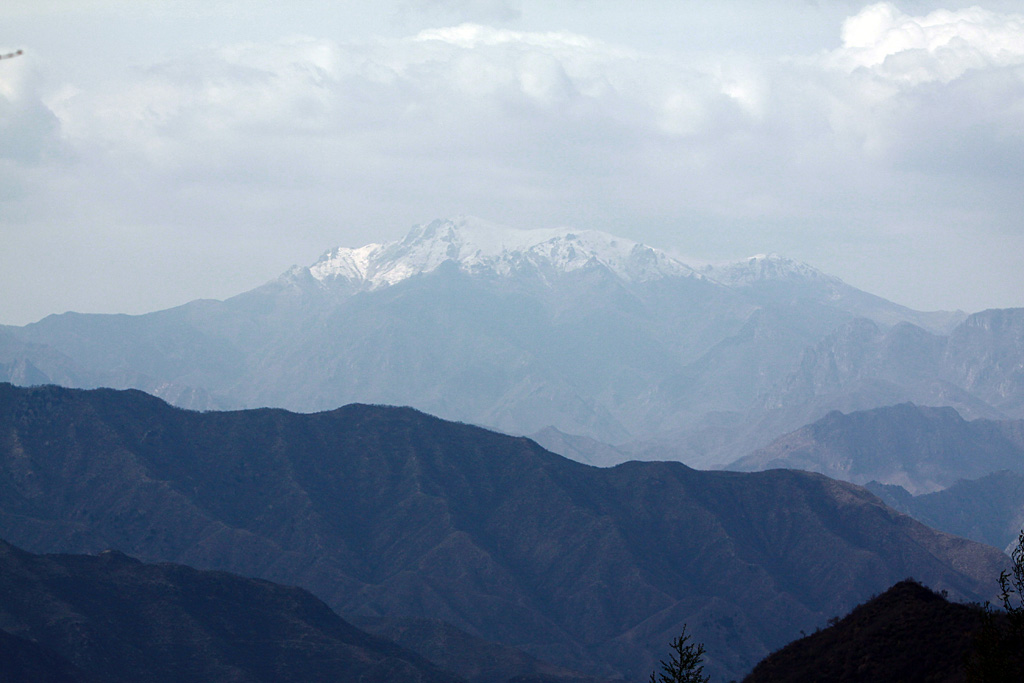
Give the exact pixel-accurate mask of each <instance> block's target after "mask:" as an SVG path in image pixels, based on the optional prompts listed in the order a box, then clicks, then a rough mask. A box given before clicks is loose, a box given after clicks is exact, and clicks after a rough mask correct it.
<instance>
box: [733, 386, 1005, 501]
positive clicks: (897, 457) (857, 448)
mask: <svg viewBox="0 0 1024 683" xmlns="http://www.w3.org/2000/svg"><path fill="white" fill-rule="evenodd" d="M773 467H787V468H794V469H801V470H808V471H811V472H820V473H822V474H825V475H827V476H830V477H833V478H836V479H842V480H844V481H850V482H853V483H855V484H867V483H868V482H871V481H876V482H879V483H882V484H892V485H898V486H902V487H903V488H904V489H906V490H907V491H910V492H911V493H915V494H917V493H930V492H933V491H938V490H939V489H944V488H946V487H948V486H951V485H953V484H954V483H956V482H957V481H959V480H962V479H978V478H980V477H983V476H986V475H989V474H992V473H993V472H997V471H1000V470H1010V471H1014V472H1017V473H1021V474H1024V420H1009V421H1006V420H1004V421H995V420H981V419H979V420H972V421H967V420H964V419H963V418H962V417H961V416H960V415H959V414H958V413H957V412H956V411H955V410H954V409H953V408H929V407H923V406H917V405H914V404H912V403H904V404H900V405H895V406H886V407H883V408H875V409H872V410H863V411H856V412H852V413H841V412H839V411H833V412H831V413H829V414H828V415H826V416H825V417H823V418H821V419H820V420H818V421H816V422H814V423H812V424H809V425H807V426H805V427H802V428H800V429H799V430H797V431H795V432H792V433H790V434H786V435H784V436H782V437H779V438H778V439H776V440H775V441H774V442H772V443H771V444H769V445H768V446H766V447H765V448H763V449H760V450H758V451H756V452H754V453H752V454H750V455H748V456H746V457H744V458H741V459H740V460H737V461H736V462H735V463H733V464H732V465H731V466H730V468H732V469H737V470H740V471H753V470H763V469H769V468H773Z"/></svg>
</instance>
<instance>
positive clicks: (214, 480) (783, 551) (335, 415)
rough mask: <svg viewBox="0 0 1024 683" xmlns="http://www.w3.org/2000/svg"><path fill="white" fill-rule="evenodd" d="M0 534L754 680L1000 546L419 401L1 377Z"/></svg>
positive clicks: (579, 651)
mask: <svg viewBox="0 0 1024 683" xmlns="http://www.w3.org/2000/svg"><path fill="white" fill-rule="evenodd" d="M0 528H3V529H4V530H5V534H6V535H7V536H8V538H9V540H11V541H12V542H15V543H17V544H18V545H20V546H22V547H26V548H27V549H29V550H31V551H33V552H52V551H66V552H95V551H96V550H98V549H101V548H110V547H114V548H118V549H121V550H122V551H124V552H128V553H131V554H133V555H135V556H138V557H140V558H142V559H144V560H146V561H174V562H180V563H185V564H190V565H193V566H198V567H200V568H210V569H223V570H229V571H233V572H237V573H242V574H245V575H250V576H260V577H263V578H265V579H269V580H274V581H278V582H282V583H287V584H291V585H301V586H303V587H305V588H307V589H309V590H311V591H313V592H314V593H315V594H317V595H318V596H320V597H321V598H322V599H324V600H325V602H327V603H328V604H330V605H331V606H332V607H333V608H335V609H336V610H338V611H339V613H341V614H342V615H354V614H360V615H365V616H368V617H371V616H400V617H403V618H405V617H411V618H425V619H442V620H444V621H447V622H450V623H452V624H453V625H455V626H456V627H458V628H459V629H461V630H462V631H464V632H466V633H468V634H469V635H471V636H474V637H478V638H485V639H487V640H491V641H495V642H500V643H504V644H507V645H511V646H513V647H516V648H519V649H522V650H524V651H526V652H527V653H529V654H530V655H532V656H534V657H536V658H539V659H541V660H545V661H549V662H552V663H553V664H556V665H558V666H561V667H565V668H570V669H574V670H578V671H583V672H584V673H588V674H590V675H593V676H596V677H605V678H608V677H614V676H615V675H624V676H626V677H629V678H633V679H635V678H637V677H640V678H642V677H644V676H646V675H647V673H649V672H650V670H651V669H652V668H653V667H654V665H655V664H656V661H657V659H658V658H660V657H663V656H664V648H665V644H666V643H668V642H669V640H670V639H671V638H672V637H674V636H676V635H678V633H679V631H680V629H681V627H682V624H684V623H686V624H688V625H689V627H690V629H691V632H693V633H694V635H695V637H697V638H699V639H700V640H702V641H704V642H705V643H706V645H707V647H708V652H709V670H710V671H714V672H716V675H720V676H723V677H730V676H731V677H735V676H738V675H740V674H742V673H743V672H744V671H745V670H747V669H749V667H751V666H752V665H753V664H754V663H755V662H756V661H757V660H758V659H760V658H761V657H762V656H764V655H765V654H767V652H769V651H770V650H772V649H774V648H776V647H779V646H781V645H782V644H784V643H785V642H787V641H788V640H790V639H791V638H792V637H795V635H796V634H797V633H798V631H799V630H800V629H808V628H813V627H814V626H815V625H818V624H820V623H822V621H823V620H824V619H825V618H827V617H828V616H831V615H833V614H837V613H842V612H843V611H845V610H848V609H849V608H851V607H852V606H853V605H854V604H856V603H857V602H859V601H861V600H863V599H864V598H865V597H867V596H868V595H870V594H871V593H872V592H877V591H880V590H882V589H884V588H885V586H887V585H890V584H891V583H893V582H895V581H896V580H899V579H900V578H903V577H906V576H908V575H909V576H915V577H917V578H919V579H920V580H921V581H923V582H925V583H927V584H928V585H930V586H933V587H935V588H937V589H947V590H949V591H950V593H952V594H954V595H957V596H960V597H963V598H966V599H984V598H986V597H988V596H989V595H990V593H991V592H992V591H993V590H994V589H993V586H995V577H996V576H997V575H998V571H999V569H1001V568H1002V566H1003V564H1004V563H1005V560H1006V558H1005V556H1003V555H1002V553H1000V552H998V551H997V550H995V549H992V548H988V547H987V546H984V545H980V544H976V543H972V542H970V541H966V540H962V539H958V538H955V537H952V536H948V535H945V534H941V533H938V532H934V531H932V530H930V529H928V528H927V527H925V526H923V525H921V524H919V523H917V522H915V521H913V520H911V519H910V518H909V517H906V516H904V515H900V514H898V513H895V512H894V511H892V510H890V509H889V508H886V507H885V506H883V505H882V504H881V502H880V501H879V500H878V499H877V498H876V497H875V496H873V495H871V494H869V493H868V492H866V491H864V490H863V489H860V488H858V487H855V486H853V485H849V484H844V483H841V482H837V481H834V480H830V479H827V478H825V477H823V476H821V475H815V474H806V473H799V472H790V471H775V472H765V473H750V474H745V473H735V472H699V471H696V470H692V469H690V468H687V467H685V466H683V465H681V464H679V463H665V462H663V463H635V462H634V463H629V464H625V465H620V466H618V467H615V468H609V469H602V468H593V467H588V466H585V465H580V464H578V463H573V462H571V461H568V460H566V459H564V458H561V457H559V456H556V455H554V454H551V453H548V452H546V451H544V450H543V449H541V448H540V447H539V446H537V445H536V444H535V443H533V442H531V441H529V440H528V439H524V438H513V437H508V436H504V435H501V434H497V433H494V432H489V431H486V430H483V429H480V428H477V427H472V426H468V425H463V424H457V423H451V422H445V421H442V420H439V419H437V418H434V417H431V416H428V415H425V414H423V413H419V412H416V411H413V410H410V409H399V408H388V407H382V406H365V405H351V406H347V407H345V408H341V409H337V410H334V411H331V412H326V413H318V414H312V415H301V414H294V413H288V412H286V411H283V410H273V409H260V410H249V411H237V412H211V413H196V412H191V411H184V410H180V409H176V408H172V407H171V406H169V405H167V404H166V403H164V402H162V401H160V400H158V399H155V398H153V397H151V396H147V395H145V394H142V393H141V392H137V391H120V392H119V391H112V390H95V391H80V390H69V389H61V388H58V387H42V388H35V389H20V388H17V387H13V386H11V385H9V384H0Z"/></svg>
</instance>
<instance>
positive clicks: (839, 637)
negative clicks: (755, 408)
mask: <svg viewBox="0 0 1024 683" xmlns="http://www.w3.org/2000/svg"><path fill="white" fill-rule="evenodd" d="M983 618H984V617H983V612H982V610H981V608H980V607H979V606H977V605H962V604H957V603H954V602H949V601H948V600H946V599H945V598H944V597H943V596H941V595H939V594H937V593H935V592H933V591H930V590H928V589H927V588H925V587H924V586H921V585H920V584H917V583H915V582H913V581H901V582H900V583H898V584H896V585H894V586H893V587H892V588H890V589H889V590H887V591H886V592H885V593H883V594H882V595H879V596H878V597H876V598H873V599H872V600H869V601H868V602H866V603H865V604H863V605H860V606H858V607H857V608H856V609H855V610H853V611H852V612H851V613H850V614H849V615H847V616H846V617H844V618H842V619H837V620H836V622H835V623H834V624H832V625H830V626H829V627H828V628H826V629H824V630H821V631H819V632H816V633H813V634H811V635H809V636H806V637H804V638H801V639H800V640H797V641H795V642H793V643H790V644H789V645H787V646H786V647H784V648H782V649H781V650H779V651H778V652H774V653H772V654H771V655H770V656H768V657H767V658H765V659H764V661H762V662H760V663H759V664H758V665H757V667H755V668H754V670H753V672H751V674H750V675H749V676H747V677H746V678H744V679H743V683H768V682H769V681H770V682H771V683H790V682H791V683H805V682H806V681H835V682H836V683H847V682H848V683H852V682H853V681H858V682H860V681H876V682H878V683H889V682H891V683H897V682H904V681H936V682H942V683H961V682H963V681H966V680H968V679H967V667H966V662H967V660H968V657H970V656H971V655H972V652H973V651H974V637H975V635H976V634H977V632H978V631H979V630H980V629H981V627H982V623H983ZM985 680H988V679H985Z"/></svg>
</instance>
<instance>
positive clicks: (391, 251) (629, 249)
mask: <svg viewBox="0 0 1024 683" xmlns="http://www.w3.org/2000/svg"><path fill="white" fill-rule="evenodd" d="M446 262H453V263H455V264H457V266H458V268H459V269H460V270H462V271H463V272H466V273H470V274H493V275H509V274H512V273H516V272H523V271H526V272H536V273H539V274H540V275H541V276H542V277H543V276H550V275H552V274H555V273H568V272H572V271H576V270H581V269H584V268H605V269H607V270H609V271H611V272H612V273H614V274H615V275H617V276H618V277H620V278H622V279H623V280H626V281H628V282H637V281H640V282H642V281H645V280H651V279H657V278H662V277H700V276H699V275H697V273H696V271H694V270H693V269H692V268H690V267H689V266H687V265H685V264H683V263H681V262H680V261H678V260H676V259H674V258H672V257H671V256H669V255H668V254H666V253H665V252H663V251H660V250H658V249H654V248H651V247H648V246H646V245H643V244H639V243H637V242H634V241H632V240H628V239H624V238H622V237H616V236H614V235H609V234H608V233H605V232H600V231H598V230H581V231H573V230H569V229H557V228H556V229H548V230H544V229H542V230H515V229H511V228H503V227H499V226H496V225H493V224H490V223H487V222H485V221H482V220H480V219H478V218H472V217H461V218H458V219H455V220H435V221H433V222H431V223H426V224H423V225H418V226H416V227H414V228H413V229H412V230H411V231H410V232H409V234H408V235H406V236H405V237H404V238H403V239H401V240H396V241H394V242H386V243H384V244H367V245H366V246H363V247H356V248H349V247H337V248H335V249H331V250H329V251H327V252H326V253H325V254H324V255H323V256H321V257H320V259H319V260H318V261H317V262H316V263H314V264H313V265H312V266H310V267H309V268H305V269H302V268H300V269H298V270H299V271H300V272H301V271H303V270H306V271H308V272H309V274H310V275H312V276H313V278H315V279H316V280H318V281H319V282H321V283H324V284H330V283H332V282H336V281H339V280H340V281H343V282H347V283H353V284H356V285H357V286H359V287H360V288H364V289H376V288H378V287H382V286H385V285H393V284H395V283H397V282H401V281H402V280H405V279H408V278H410V277H413V276H415V275H420V274H423V273H430V272H432V271H434V270H436V269H437V268H438V267H440V266H441V264H443V263H446ZM293 272H294V271H293Z"/></svg>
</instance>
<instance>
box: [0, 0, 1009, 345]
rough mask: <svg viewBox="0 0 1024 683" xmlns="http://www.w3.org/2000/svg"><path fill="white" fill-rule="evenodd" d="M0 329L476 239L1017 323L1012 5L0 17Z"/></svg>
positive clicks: (65, 6) (397, 1)
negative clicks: (454, 231)
mask: <svg viewBox="0 0 1024 683" xmlns="http://www.w3.org/2000/svg"><path fill="white" fill-rule="evenodd" d="M18 49H21V50H24V54H23V55H21V56H19V57H15V58H11V59H4V60H2V61H0V324H15V325H21V324H26V323H29V322H32V321H35V320H38V319H40V318H42V317H44V316H46V315H48V314H51V313H61V312H64V311H68V310H74V311H81V312H103V313H114V312H118V313H143V312H147V311H152V310H157V309H161V308H167V307H170V306H174V305H178V304H182V303H185V302H187V301H190V300H192V299H197V298H218V299H222V298H226V297H229V296H232V295H234V294H237V293H240V292H243V291H245V290H248V289H251V288H253V287H255V286H258V285H260V284H262V283H263V282H266V281H268V280H270V279H273V278H274V277H276V276H278V275H279V274H281V273H283V272H284V271H285V270H287V269H288V268H289V267H290V266H291V265H293V264H297V265H309V264H311V263H313V262H314V261H315V260H316V259H317V258H318V257H319V255H320V254H321V253H322V252H324V251H326V250H327V249H328V248H331V247H334V246H360V245H362V244H366V243H369V242H380V241H386V240H392V239H397V238H400V237H401V236H403V235H404V234H405V233H406V232H407V231H408V230H409V229H410V228H411V227H412V226H413V225H415V224H419V223H424V222H428V221H431V220H433V219H435V218H454V217H457V216H461V215H472V216H477V217H479V218H482V219H484V220H486V221H490V222H494V223H498V224H503V225H506V226H508V227H513V228H553V227H560V226H566V227H572V228H575V229H586V228H592V229H598V230H604V231H607V232H611V233H613V234H617V235H621V236H623V237H628V238H631V239H634V240H637V241H641V242H644V243H647V244H650V245H651V246H655V247H660V248H663V249H666V250H667V251H669V252H670V253H673V254H674V255H677V256H679V257H681V258H682V259H683V260H684V261H687V260H688V261H690V262H694V263H698V262H706V261H721V260H730V259H740V258H744V257H746V256H750V255H752V254H757V253H778V254H780V255H784V256H788V257H791V258H795V259H798V260H801V261H805V262H807V263H809V264H811V265H813V266H815V267H817V268H819V269H821V270H823V271H825V272H827V273H829V274H832V275H836V276H838V277H841V278H842V279H844V280H845V281H846V282H848V283H850V284H852V285H854V286H857V287H860V288H861V289H865V290H867V291H869V292H872V293H875V294H878V295H881V296H884V297H886V298H888V299H891V300H893V301H896V302H898V303H901V304H904V305H908V306H911V307H914V308H918V309H928V310H931V309H961V310H964V311H968V312H971V311H977V310H982V309H985V308H992V307H1011V306H1024V0H1016V1H1014V2H1008V1H1006V0H993V1H992V2H984V0H982V2H981V4H971V3H966V2H952V1H941V0H936V1H930V0H907V1H906V2H890V3H878V4H868V3H859V2H849V1H847V0H771V1H768V0H723V1H721V2H716V3H704V2H696V1H695V0H671V1H670V0H633V2H629V3H627V2H622V1H616V2H612V1H610V0H545V1H543V2H541V1H534V0H382V1H379V2H376V3H365V2H359V3H356V2H348V1H340V2H339V1H337V0H334V1H332V2H326V1H323V0H292V1H291V2H289V3H283V2H269V1H266V0H246V1H245V2H242V1H241V0H237V1H236V0H205V1H202V2H201V1H200V0H147V1H146V2H138V1H137V0H4V2H3V3H0V53H9V52H12V51H14V50H18Z"/></svg>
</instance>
